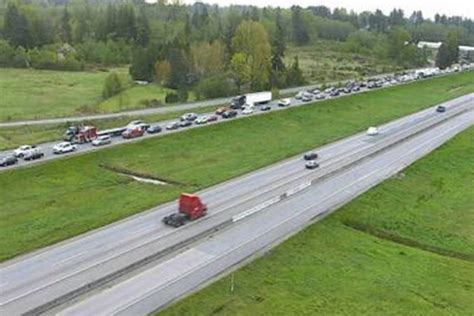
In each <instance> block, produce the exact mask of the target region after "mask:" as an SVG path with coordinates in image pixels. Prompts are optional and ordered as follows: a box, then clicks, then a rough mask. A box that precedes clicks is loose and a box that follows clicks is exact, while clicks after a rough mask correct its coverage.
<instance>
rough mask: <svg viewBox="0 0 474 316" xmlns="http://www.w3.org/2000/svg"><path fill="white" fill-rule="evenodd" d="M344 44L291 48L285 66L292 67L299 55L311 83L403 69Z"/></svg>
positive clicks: (333, 43) (319, 42)
mask: <svg viewBox="0 0 474 316" xmlns="http://www.w3.org/2000/svg"><path fill="white" fill-rule="evenodd" d="M344 46H345V44H344V43H339V42H336V41H318V42H317V43H315V44H312V45H309V46H300V47H295V46H290V47H288V51H287V53H286V58H285V63H286V64H291V63H292V62H293V58H294V57H295V56H298V59H299V64H300V68H301V69H303V73H304V76H305V78H306V80H307V81H308V82H309V83H324V82H335V81H342V80H347V79H352V78H358V77H363V76H369V75H376V74H380V73H388V72H393V71H397V70H399V68H397V67H396V66H394V65H393V64H388V63H386V62H383V61H380V60H379V59H378V58H376V57H373V56H362V55H358V54H354V53H348V52H347V51H345V48H344Z"/></svg>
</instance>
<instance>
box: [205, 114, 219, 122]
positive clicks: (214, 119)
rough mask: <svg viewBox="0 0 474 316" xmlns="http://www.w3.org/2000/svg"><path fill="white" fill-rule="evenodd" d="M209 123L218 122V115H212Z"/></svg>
mask: <svg viewBox="0 0 474 316" xmlns="http://www.w3.org/2000/svg"><path fill="white" fill-rule="evenodd" d="M207 121H208V122H215V121H217V115H210V116H209V117H208V118H207Z"/></svg>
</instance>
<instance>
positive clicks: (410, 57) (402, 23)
mask: <svg viewBox="0 0 474 316" xmlns="http://www.w3.org/2000/svg"><path fill="white" fill-rule="evenodd" d="M0 35H1V37H0V67H13V68H34V69H52V70H69V71H80V70H84V69H92V68H93V69H102V68H103V69H106V68H107V67H113V66H120V65H129V73H130V75H131V77H132V78H133V80H137V81H146V82H151V81H154V82H156V83H158V84H160V85H162V86H164V87H168V88H171V89H175V90H176V91H177V93H176V94H174V95H171V96H170V98H176V99H177V100H179V99H183V100H184V99H186V98H187V94H188V91H190V90H191V89H192V90H193V91H195V92H196V93H197V94H198V95H200V96H204V97H208V98H212V97H219V96H226V95H232V94H234V93H236V92H237V91H243V90H245V91H250V90H254V91H256V90H261V89H268V88H273V87H275V88H283V87H290V86H298V85H302V84H304V77H303V74H302V70H301V69H300V65H299V61H298V56H295V57H294V58H293V59H292V60H291V62H290V63H288V62H286V63H285V59H284V57H285V54H286V52H287V49H288V47H289V46H292V47H293V46H294V47H304V46H306V45H309V44H311V43H316V42H317V41H318V40H327V41H337V42H341V43H344V49H346V50H347V51H348V52H352V53H357V54H361V55H372V56H376V57H377V58H378V59H380V60H387V61H389V62H390V63H393V64H396V65H397V66H400V67H401V68H411V67H420V66H424V65H426V64H427V58H428V53H427V52H426V51H425V50H423V49H419V48H418V47H417V46H416V44H417V42H418V41H421V40H423V41H440V42H443V43H444V47H443V49H442V51H443V52H444V51H446V54H444V57H446V56H447V57H446V58H444V57H443V60H442V66H448V65H449V64H451V63H453V62H455V59H456V58H455V57H452V56H454V55H453V53H452V52H451V53H450V52H449V49H448V48H449V47H451V49H452V50H455V49H457V46H458V45H474V21H473V20H471V19H466V18H462V17H456V16H452V17H448V16H446V15H441V14H437V15H436V16H435V17H434V19H429V18H425V17H424V16H423V13H422V12H421V11H416V12H412V13H405V12H404V11H403V10H401V9H393V11H391V12H390V14H389V15H385V14H384V13H383V12H382V11H380V10H376V11H375V12H361V13H356V12H353V11H348V10H346V9H344V8H335V9H333V10H331V9H330V8H328V7H325V6H311V7H307V8H302V7H299V6H293V7H291V8H273V7H264V8H258V7H255V6H230V7H219V6H217V5H208V4H204V3H200V2H197V3H194V4H192V5H185V4H183V3H180V2H179V1H175V2H168V1H166V0H160V1H158V2H157V3H147V2H145V1H143V0H133V1H125V0H108V1H103V0H16V1H2V2H1V3H0ZM449 56H451V57H449ZM108 81H109V82H110V86H111V91H108V92H107V94H110V95H113V94H114V91H115V90H117V89H116V88H114V87H117V86H119V87H120V83H117V82H115V81H116V78H109V80H108ZM169 101H172V100H169Z"/></svg>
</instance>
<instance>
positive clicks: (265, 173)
mask: <svg viewBox="0 0 474 316" xmlns="http://www.w3.org/2000/svg"><path fill="white" fill-rule="evenodd" d="M458 107H459V106H455V107H453V108H452V109H451V111H454V110H455V109H456V108H458ZM451 111H450V112H449V113H451ZM449 113H448V115H449ZM443 115H444V114H439V113H436V112H435V111H434V110H433V109H429V110H425V111H422V112H420V113H416V114H413V115H411V116H408V117H405V118H402V119H399V120H397V121H394V122H391V123H389V124H386V125H384V126H382V127H381V129H380V132H381V135H384V133H385V131H391V133H392V134H391V135H395V134H394V130H395V129H396V127H397V126H399V127H400V128H399V131H400V133H402V132H405V131H406V128H401V127H404V126H406V124H407V123H409V122H416V124H415V123H412V124H411V127H412V128H415V127H416V126H417V125H419V124H421V123H423V122H429V121H430V120H435V119H436V120H437V119H440V118H443ZM421 118H424V120H420V119H421ZM368 139H371V138H370V137H368V136H366V135H365V133H360V134H357V135H355V136H352V137H350V138H347V139H344V140H341V141H339V142H336V143H334V144H330V145H328V146H324V147H322V148H320V149H318V153H319V154H320V156H321V160H320V163H321V168H320V170H317V171H314V172H309V171H307V170H304V162H303V161H302V158H301V157H295V158H292V159H289V160H287V161H284V162H282V163H279V164H276V165H273V166H270V167H267V168H264V169H262V170H259V171H257V172H254V173H251V174H249V175H245V176H242V177H240V178H238V179H234V180H231V181H228V182H226V183H224V184H221V185H218V186H216V187H213V188H210V189H208V190H205V191H204V192H201V193H199V194H201V195H202V197H203V199H204V200H205V201H206V202H207V203H208V204H209V216H207V217H206V218H204V219H203V220H200V221H198V222H196V223H193V224H189V225H187V226H185V227H183V228H181V229H178V230H174V229H171V228H169V227H165V226H163V225H162V224H161V218H162V217H163V216H164V215H166V214H169V213H171V212H174V211H175V210H176V205H175V202H172V203H170V204H168V205H164V206H161V207H158V208H155V209H152V210H150V211H149V212H147V213H145V214H142V215H139V216H136V217H134V218H132V219H127V220H125V221H122V222H121V223H118V224H114V225H110V226H109V227H107V228H105V229H102V230H99V231H95V232H92V233H90V234H87V235H85V236H82V237H79V238H76V239H74V240H72V241H68V242H65V243H63V244H60V245H58V246H53V247H50V248H48V249H46V250H44V251H39V252H37V253H34V254H31V255H29V256H27V257H24V258H19V259H17V260H13V261H11V262H7V263H5V264H3V265H2V266H1V268H2V269H1V272H0V279H1V280H2V282H3V285H2V293H1V295H0V305H1V306H0V311H1V310H3V311H8V312H13V313H15V312H17V311H26V310H29V309H31V308H33V307H36V306H38V305H41V304H44V302H47V301H48V300H52V299H54V298H55V297H58V296H60V295H62V294H64V292H65V289H68V290H71V289H75V288H79V287H81V286H84V285H85V284H87V282H90V281H91V280H95V279H98V278H100V277H101V276H103V275H105V274H107V273H110V272H111V271H113V270H114V269H118V268H119V267H122V266H126V265H127V264H130V263H131V262H133V260H137V258H140V256H142V257H144V256H146V255H147V254H149V253H150V252H152V251H155V252H156V251H157V250H159V249H166V247H169V245H172V244H173V243H176V241H177V240H178V239H183V240H184V239H186V238H189V237H191V236H193V235H195V234H196V233H197V232H198V231H203V230H205V228H206V227H213V225H215V223H216V221H219V220H221V221H225V220H226V219H229V218H230V217H231V216H233V215H235V214H238V213H239V212H241V211H244V210H245V209H248V208H250V207H252V206H253V205H255V204H256V203H259V202H262V201H265V199H266V198H268V197H269V196H270V195H268V194H267V193H266V192H269V191H270V193H272V191H277V192H279V191H278V190H285V189H287V187H285V185H286V184H288V183H290V182H291V181H296V180H298V181H307V180H306V178H310V177H311V175H314V176H315V175H316V174H317V173H318V172H322V171H324V170H326V169H328V168H329V167H330V166H331V164H334V163H337V164H340V162H339V161H340V159H341V158H344V157H345V156H346V155H348V154H349V153H350V152H357V151H361V150H365V149H368V148H371V147H375V146H377V145H378V144H379V143H380V142H375V143H373V142H367V140H368ZM386 140H387V138H385V140H383V141H386ZM314 176H313V177H314ZM301 177H303V178H302V179H300V178H301ZM305 177H306V178H305ZM282 192H284V191H282ZM270 193H269V194H270ZM178 235H179V236H178ZM177 236H178V237H179V238H178V237H177Z"/></svg>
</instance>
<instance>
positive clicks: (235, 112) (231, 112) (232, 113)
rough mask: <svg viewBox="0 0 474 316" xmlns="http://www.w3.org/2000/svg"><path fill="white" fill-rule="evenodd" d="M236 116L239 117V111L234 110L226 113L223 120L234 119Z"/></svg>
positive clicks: (223, 114)
mask: <svg viewBox="0 0 474 316" xmlns="http://www.w3.org/2000/svg"><path fill="white" fill-rule="evenodd" d="M235 116H237V111H234V110H230V111H225V112H224V113H222V117H223V118H232V117H235Z"/></svg>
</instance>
